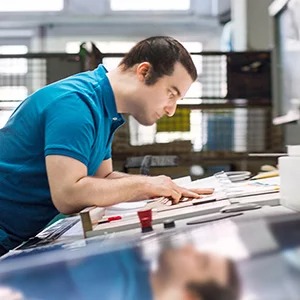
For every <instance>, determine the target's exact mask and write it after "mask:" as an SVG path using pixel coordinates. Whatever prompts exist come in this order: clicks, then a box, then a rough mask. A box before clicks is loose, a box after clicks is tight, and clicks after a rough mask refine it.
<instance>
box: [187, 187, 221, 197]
mask: <svg viewBox="0 0 300 300" xmlns="http://www.w3.org/2000/svg"><path fill="white" fill-rule="evenodd" d="M214 190H215V189H213V188H196V189H190V191H192V192H194V193H197V194H200V195H209V194H212V193H213V192H214Z"/></svg>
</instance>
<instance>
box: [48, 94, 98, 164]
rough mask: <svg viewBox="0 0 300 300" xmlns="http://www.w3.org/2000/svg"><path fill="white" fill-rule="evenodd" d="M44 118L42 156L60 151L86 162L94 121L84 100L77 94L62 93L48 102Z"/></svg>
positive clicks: (93, 130) (59, 152)
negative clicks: (53, 100) (66, 94)
mask: <svg viewBox="0 0 300 300" xmlns="http://www.w3.org/2000/svg"><path fill="white" fill-rule="evenodd" d="M44 118H45V124H44V126H45V148H44V149H45V156H47V155H64V156H69V157H72V158H74V159H77V160H79V161H81V162H82V163H83V164H85V165H86V166H87V165H88V162H89V158H90V154H91V148H92V146H93V143H94V139H95V138H94V136H95V125H94V120H93V117H92V113H91V111H90V109H89V107H88V106H87V104H86V103H85V102H84V101H82V100H81V99H80V98H79V97H74V96H73V97H71V96H68V97H62V98H61V99H57V100H56V102H53V103H51V104H49V105H48V107H47V108H46V109H45V111H44Z"/></svg>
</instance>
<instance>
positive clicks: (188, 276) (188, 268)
mask: <svg viewBox="0 0 300 300" xmlns="http://www.w3.org/2000/svg"><path fill="white" fill-rule="evenodd" d="M157 274H158V277H159V279H160V282H161V284H162V285H164V286H165V288H166V287H172V289H173V290H174V288H176V289H177V291H179V292H178V293H180V295H181V296H180V297H179V298H180V299H187V300H237V299H238V296H239V280H238V275H237V272H236V269H235V266H234V264H233V262H232V261H230V260H228V259H227V258H224V257H222V256H218V255H214V254H210V253H203V252H199V251H198V250H197V249H196V248H194V247H193V246H191V245H187V246H184V247H180V248H172V249H166V250H165V251H163V253H162V254H161V256H160V260H159V269H158V272H157Z"/></svg>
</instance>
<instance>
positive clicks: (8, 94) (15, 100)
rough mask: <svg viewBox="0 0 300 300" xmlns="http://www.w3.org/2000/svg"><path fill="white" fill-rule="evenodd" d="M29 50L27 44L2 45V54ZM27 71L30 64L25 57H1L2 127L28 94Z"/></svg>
mask: <svg viewBox="0 0 300 300" xmlns="http://www.w3.org/2000/svg"><path fill="white" fill-rule="evenodd" d="M27 50H28V49H27V47H26V46H25V45H3V46H0V54H25V53H27ZM27 72H28V65H27V60H26V59H25V58H1V59H0V128H1V127H3V126H4V124H5V123H6V122H7V120H8V118H9V117H10V115H11V113H12V112H13V110H14V109H15V108H16V107H17V106H18V105H19V103H20V102H21V101H22V100H23V99H25V98H26V96H27V95H28V89H27V87H26V86H24V80H23V79H24V76H25V75H26V74H27Z"/></svg>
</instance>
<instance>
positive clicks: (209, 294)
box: [186, 260, 240, 300]
mask: <svg viewBox="0 0 300 300" xmlns="http://www.w3.org/2000/svg"><path fill="white" fill-rule="evenodd" d="M186 288H187V290H188V291H189V292H191V293H193V294H194V295H195V296H196V297H198V298H199V299H203V300H238V299H239V297H240V280H239V277H238V272H237V270H236V267H235V265H234V262H233V261H231V260H229V261H228V282H227V284H226V286H221V285H220V284H218V283H217V282H215V281H212V280H211V281H209V282H206V283H198V282H189V283H188V284H187V286H186Z"/></svg>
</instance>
